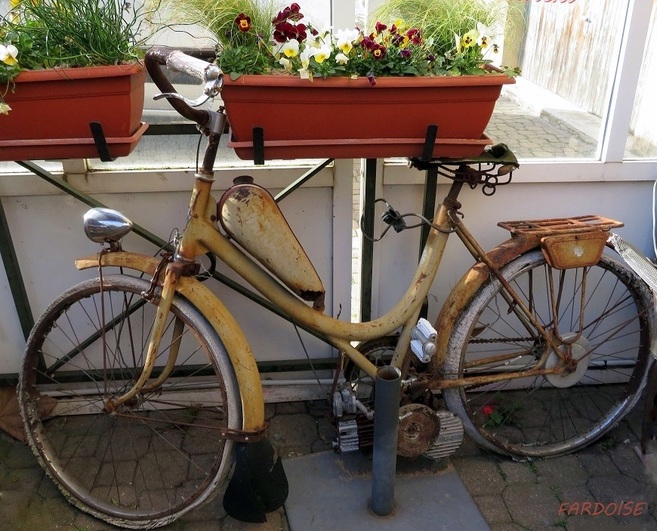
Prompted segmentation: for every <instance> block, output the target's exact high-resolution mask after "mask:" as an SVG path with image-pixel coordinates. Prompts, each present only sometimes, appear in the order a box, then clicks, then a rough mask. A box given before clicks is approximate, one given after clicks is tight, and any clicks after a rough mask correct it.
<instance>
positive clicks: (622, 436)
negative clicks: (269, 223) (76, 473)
mask: <svg viewBox="0 0 657 531" xmlns="http://www.w3.org/2000/svg"><path fill="white" fill-rule="evenodd" d="M327 412H328V406H327V405H326V404H325V403H324V402H319V401H314V402H295V403H280V404H275V405H274V404H268V405H267V418H268V420H269V428H268V429H269V438H270V440H271V442H272V444H273V445H274V446H275V447H276V448H277V450H278V452H279V454H280V455H281V456H283V457H294V456H299V455H305V454H308V453H312V452H320V451H328V450H330V448H331V441H332V439H333V436H334V431H333V428H332V426H331V424H330V423H329V421H328V420H327ZM641 414H642V407H640V406H639V407H637V408H636V409H635V411H633V412H631V413H630V414H629V415H628V416H627V417H626V419H625V420H623V421H622V422H621V423H620V424H619V425H618V426H617V427H616V428H614V429H613V430H612V431H611V432H610V433H609V434H608V435H607V436H605V437H604V438H603V439H602V440H600V441H599V442H597V443H596V444H594V445H592V446H591V447H589V448H587V449H585V450H582V451H580V452H578V453H576V454H574V455H568V456H564V457H559V458H555V459H547V460H536V461H531V462H514V461H511V460H509V459H505V458H501V457H499V456H496V455H490V454H487V453H484V452H482V451H481V450H479V449H478V448H477V447H476V446H475V445H474V444H472V443H471V442H470V441H468V440H467V439H466V441H465V442H464V444H463V446H462V447H461V448H460V449H459V451H458V452H457V453H456V454H455V455H454V456H452V457H451V458H450V461H451V463H452V465H453V466H454V468H455V470H456V472H457V473H458V475H459V477H460V478H461V480H462V481H463V483H464V484H465V486H466V488H467V489H468V492H469V493H470V495H471V496H472V498H473V500H474V501H475V503H476V504H477V506H478V507H479V510H480V511H481V513H482V515H483V517H484V518H485V520H486V522H488V524H489V525H490V528H491V529H492V530H493V531H514V530H517V531H520V530H527V529H529V530H543V529H554V530H558V529H561V530H566V531H579V530H589V529H593V528H595V529H600V530H604V531H606V530H608V529H629V530H645V531H650V530H654V529H657V453H654V454H650V455H649V456H648V460H646V463H643V462H642V461H641V460H640V459H639V457H638V456H637V454H636V453H635V447H636V445H637V441H638V438H639V436H640V424H641ZM656 452H657V450H656ZM336 509H337V510H339V508H336ZM0 518H1V520H2V522H3V529H5V530H7V531H14V530H15V531H23V530H25V531H28V530H29V531H32V530H34V529H43V530H50V529H77V530H86V531H95V530H109V529H116V528H113V527H111V526H108V525H105V524H103V523H101V522H98V521H97V520H95V519H93V518H91V517H89V516H87V515H86V514H83V513H81V512H79V511H77V510H75V509H74V508H73V507H72V506H70V505H69V504H68V503H67V502H66V501H65V500H64V499H63V497H62V496H61V495H60V494H59V492H58V491H57V490H56V489H55V488H54V486H53V485H52V483H51V482H50V480H49V479H48V478H46V477H44V474H43V472H42V471H41V469H40V468H39V467H38V465H37V463H36V461H35V459H34V457H33V456H32V454H31V453H30V451H29V449H28V448H27V447H26V446H25V445H23V444H22V443H20V442H18V441H16V440H14V439H11V438H10V437H9V436H8V435H6V434H4V433H1V432H0ZM162 529H165V530H182V529H189V530H194V531H197V530H198V531H203V530H211V529H225V530H236V531H239V530H254V531H255V530H261V531H274V530H287V529H288V525H287V520H286V518H285V512H284V510H283V509H280V510H279V511H277V512H274V513H270V514H269V515H268V520H267V522H266V523H265V524H244V523H241V522H237V521H235V520H233V519H232V518H230V517H228V516H226V514H225V512H224V511H223V509H222V508H221V504H220V503H219V502H218V501H213V502H211V503H210V504H208V505H206V506H204V507H202V508H201V509H199V510H197V511H195V512H193V513H192V514H190V515H187V516H185V517H184V518H182V519H181V520H179V521H177V522H175V523H173V524H171V525H169V526H166V527H165V528H162ZM295 531H296V530H295ZM303 531H305V530H303Z"/></svg>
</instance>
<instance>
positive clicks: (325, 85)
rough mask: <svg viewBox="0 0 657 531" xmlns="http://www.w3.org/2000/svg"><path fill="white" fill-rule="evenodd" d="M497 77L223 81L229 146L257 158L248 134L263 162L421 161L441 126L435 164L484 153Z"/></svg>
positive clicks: (499, 83)
mask: <svg viewBox="0 0 657 531" xmlns="http://www.w3.org/2000/svg"><path fill="white" fill-rule="evenodd" d="M514 82H515V80H514V79H513V78H511V77H508V76H506V75H502V74H490V75H482V76H453V77H450V76H447V77H382V78H377V80H376V84H375V85H374V86H372V85H371V84H370V83H369V81H368V80H367V79H366V78H358V79H348V78H329V79H315V80H313V81H309V80H303V79H299V78H297V77H294V76H284V75H280V76H254V75H244V76H240V77H239V78H237V79H236V80H231V79H229V78H228V77H226V78H224V86H223V89H222V98H223V100H224V104H225V107H226V113H227V115H228V121H229V123H230V127H231V139H230V141H229V143H228V145H229V146H230V147H233V148H234V149H235V151H236V153H237V155H238V156H239V157H240V158H242V159H251V158H253V156H254V149H253V142H254V137H253V129H254V128H257V127H259V128H262V130H263V133H264V157H265V158H266V159H274V158H281V159H292V158H327V157H328V158H381V157H395V156H398V157H419V156H421V155H422V152H423V146H424V141H425V137H426V133H427V127H428V126H429V125H432V124H435V125H437V126H438V137H437V140H436V143H435V145H434V150H433V157H434V158H437V157H458V158H461V157H470V156H477V155H479V154H481V153H482V152H483V150H484V148H485V146H486V145H488V144H490V143H491V141H490V140H489V139H487V138H486V137H484V136H483V132H484V129H485V128H486V125H487V124H488V122H489V120H490V117H491V115H492V114H493V109H494V108H495V102H496V101H497V99H498V98H499V96H500V93H501V90H502V85H504V84H508V83H514Z"/></svg>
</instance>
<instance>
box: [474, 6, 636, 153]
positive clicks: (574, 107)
mask: <svg viewBox="0 0 657 531" xmlns="http://www.w3.org/2000/svg"><path fill="white" fill-rule="evenodd" d="M507 5H508V12H507V24H506V28H505V31H504V47H503V52H502V61H501V63H502V64H505V65H519V66H520V67H521V69H522V75H521V76H519V77H518V79H517V83H516V85H511V86H508V88H506V87H505V90H504V92H503V94H502V97H501V98H500V100H499V102H498V104H497V107H496V110H495V113H494V115H493V118H492V120H491V123H490V125H489V127H488V129H487V134H488V135H489V136H491V138H493V139H494V140H495V141H496V142H505V143H506V144H508V145H509V146H510V147H511V148H512V149H513V151H514V152H515V153H516V154H517V155H518V156H519V157H522V158H541V159H544V158H596V157H597V152H598V140H599V138H600V136H601V132H602V127H603V124H604V120H605V117H606V114H607V109H608V106H609V99H610V94H611V88H612V83H613V78H614V72H615V69H616V66H617V61H618V49H619V46H620V39H621V35H622V29H623V24H624V20H625V16H626V11H627V0H572V1H571V0H563V1H558V2H556V1H552V2H546V1H532V2H523V1H519V0H508V4H507Z"/></svg>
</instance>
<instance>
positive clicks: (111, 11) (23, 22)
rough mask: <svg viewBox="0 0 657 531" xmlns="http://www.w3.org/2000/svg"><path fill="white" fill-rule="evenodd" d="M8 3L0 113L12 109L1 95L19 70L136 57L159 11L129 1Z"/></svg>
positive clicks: (1, 27)
mask: <svg viewBox="0 0 657 531" xmlns="http://www.w3.org/2000/svg"><path fill="white" fill-rule="evenodd" d="M139 5H140V6H143V4H142V3H139ZM11 6H12V8H11V9H10V11H9V13H7V14H6V15H4V16H1V15H0V114H7V113H8V112H9V111H10V110H11V109H10V107H9V105H8V104H7V103H6V102H4V100H3V96H4V95H5V94H6V93H7V91H9V90H12V89H13V83H12V80H13V79H14V78H15V77H16V76H17V75H18V74H19V73H20V72H21V70H35V69H44V68H53V67H84V66H107V65H114V64H127V63H131V62H134V61H137V60H138V59H139V58H140V57H141V55H142V53H141V51H140V46H141V45H143V44H144V43H145V40H146V38H147V37H149V36H150V35H152V33H153V31H152V29H151V28H150V27H147V26H148V25H149V23H150V16H151V15H152V14H154V13H155V11H156V10H157V6H156V5H155V6H151V7H148V8H146V7H136V6H135V4H133V3H132V2H130V1H129V0H106V1H103V2H98V1H97V0H11Z"/></svg>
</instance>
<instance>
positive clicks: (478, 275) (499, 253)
mask: <svg viewBox="0 0 657 531" xmlns="http://www.w3.org/2000/svg"><path fill="white" fill-rule="evenodd" d="M539 245H540V236H536V235H532V234H528V235H521V236H519V237H516V238H510V239H508V240H506V241H505V242H504V243H502V244H500V245H498V246H497V247H495V248H494V249H493V250H492V251H490V252H489V253H487V256H488V257H489V258H490V259H491V261H492V262H493V264H494V265H495V267H496V268H497V269H499V268H501V267H504V266H505V265H506V264H508V263H509V262H511V260H513V259H514V258H516V257H518V256H520V255H521V254H524V253H526V252H527V251H529V250H531V249H534V248H535V247H537V246H539ZM490 275H491V274H490V272H489V270H488V267H487V266H486V264H484V263H482V262H479V263H477V264H476V265H474V266H473V267H472V268H470V269H469V270H468V271H467V272H466V273H465V275H463V277H461V280H459V281H458V283H457V284H456V286H454V289H452V291H451V292H450V294H449V296H448V297H447V299H446V300H445V303H444V304H443V307H442V309H441V310H440V314H439V315H438V319H437V320H436V327H435V328H436V331H437V332H438V337H437V339H436V346H437V351H436V356H434V358H433V360H432V362H431V367H430V370H431V374H435V373H436V371H437V370H439V369H440V368H442V367H443V365H444V363H445V358H446V357H447V345H448V343H449V337H450V335H451V331H452V327H453V326H454V323H455V322H456V320H457V319H458V317H459V316H460V315H461V313H462V312H463V311H464V310H465V307H466V305H467V304H468V302H470V299H472V297H473V296H474V294H475V293H477V291H478V290H479V288H481V286H482V285H483V284H484V283H485V282H486V281H488V280H489V279H490Z"/></svg>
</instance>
